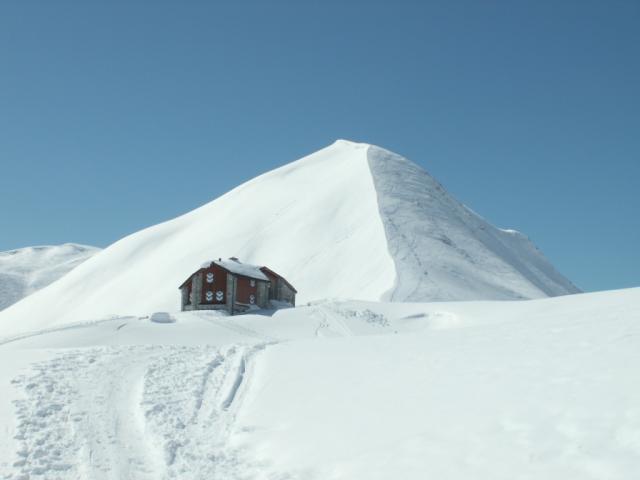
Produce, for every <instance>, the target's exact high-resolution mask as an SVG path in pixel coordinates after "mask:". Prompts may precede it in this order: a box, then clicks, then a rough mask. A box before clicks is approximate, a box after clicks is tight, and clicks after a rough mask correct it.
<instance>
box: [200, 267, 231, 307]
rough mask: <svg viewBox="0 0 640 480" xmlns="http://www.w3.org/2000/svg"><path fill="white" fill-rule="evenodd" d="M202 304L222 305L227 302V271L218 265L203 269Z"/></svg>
mask: <svg viewBox="0 0 640 480" xmlns="http://www.w3.org/2000/svg"><path fill="white" fill-rule="evenodd" d="M201 273H202V279H201V282H202V283H201V293H200V303H201V304H204V305H221V304H225V303H226V302H227V275H228V274H227V271H226V270H224V269H223V268H221V267H219V266H218V265H216V264H211V265H210V266H209V267H207V268H203V269H201Z"/></svg>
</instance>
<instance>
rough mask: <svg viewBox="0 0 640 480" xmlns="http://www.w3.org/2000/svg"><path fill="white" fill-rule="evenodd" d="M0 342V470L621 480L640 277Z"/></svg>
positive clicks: (633, 449) (132, 321)
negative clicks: (616, 286)
mask: <svg viewBox="0 0 640 480" xmlns="http://www.w3.org/2000/svg"><path fill="white" fill-rule="evenodd" d="M173 317H174V320H175V321H174V322H172V323H155V322H153V321H152V319H150V318H149V317H143V318H138V317H128V318H114V319H106V320H102V321H97V322H94V323H85V324H80V325H75V326H70V325H67V326H64V327H62V328H60V329H58V330H56V331H50V332H37V333H36V334H33V335H30V336H26V337H23V338H21V339H15V340H14V341H10V342H6V341H5V342H2V341H1V340H0V378H1V379H2V380H3V381H2V382H0V478H11V479H19V478H42V479H45V480H46V479H51V480H53V479H56V480H67V479H69V480H71V479H92V480H94V479H95V480H102V479H105V480H106V479H114V478H117V479H130V480H139V479H140V480H141V479H149V480H159V479H160V480H162V479H177V478H179V479H181V480H182V479H185V480H188V479H194V480H195V479H204V478H207V479H214V480H215V479H220V480H239V479H244V480H267V479H288V480H365V479H366V480H392V479H393V480H395V479H403V480H423V479H425V478H436V479H440V480H467V479H477V480H512V479H514V478H518V479H523V480H529V479H530V480H534V479H536V480H537V479H545V480H567V479H571V480H594V479H607V480H631V479H635V478H636V477H637V473H638V472H639V471H640V407H639V405H640V387H639V385H640V322H638V319H639V318H640V289H629V290H621V291H612V292H600V293H595V294H581V295H571V296H564V297H558V298H551V299H540V300H532V301H518V302H504V301H502V302H459V303H447V302H441V303H437V302H436V303H429V304H424V303H377V302H360V301H340V302H324V303H318V304H314V305H312V306H304V307H300V308H295V309H286V310H281V311H278V312H275V313H273V315H272V316H265V315H244V316H236V317H227V316H221V314H216V313H214V312H202V311H201V312H183V313H176V314H174V315H173Z"/></svg>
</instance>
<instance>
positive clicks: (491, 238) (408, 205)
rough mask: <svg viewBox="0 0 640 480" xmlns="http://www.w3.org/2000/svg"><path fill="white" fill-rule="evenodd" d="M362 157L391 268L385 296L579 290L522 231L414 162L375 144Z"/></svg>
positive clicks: (511, 295)
mask: <svg viewBox="0 0 640 480" xmlns="http://www.w3.org/2000/svg"><path fill="white" fill-rule="evenodd" d="M368 159H369V165H370V167H371V171H372V173H373V178H374V181H375V186H376V191H377V194H378V202H379V206H380V215H381V217H382V220H383V223H384V226H385V230H386V234H387V240H388V244H389V250H390V252H391V256H392V257H393V259H394V261H395V265H396V272H397V277H396V284H395V286H394V288H393V289H392V290H390V291H389V292H387V295H386V296H385V297H386V299H389V300H392V301H424V300H426V299H429V300H461V299H462V300H473V299H502V300H513V299H523V298H539V297H545V296H556V295H564V294H569V293H577V292H578V291H579V290H578V289H577V288H576V287H575V286H574V285H573V284H572V283H571V282H570V281H568V280H567V279H566V278H564V277H563V276H562V275H560V274H559V273H558V272H557V271H556V270H555V269H554V268H553V266H552V265H551V264H550V263H549V262H548V261H547V260H546V259H545V258H544V256H543V255H542V253H541V252H540V251H539V250H538V249H537V248H536V247H535V246H534V245H533V244H532V243H531V242H530V241H529V240H528V239H527V237H525V236H524V235H522V234H521V233H519V232H516V231H514V230H501V229H498V228H496V227H494V226H493V225H490V224H489V223H488V222H486V221H485V220H484V219H483V218H481V217H480V216H478V215H477V214H476V213H474V212H473V211H471V210H470V209H468V208H467V207H465V206H464V205H462V204H461V203H460V202H458V201H457V200H455V199H454V198H453V197H452V196H451V195H449V194H448V193H447V192H446V191H445V190H444V188H443V187H442V186H441V185H440V184H439V183H438V182H437V181H436V180H434V179H433V178H432V177H431V176H430V175H429V174H428V173H427V172H425V171H424V170H422V169H421V168H420V167H419V166H418V165H416V164H414V163H412V162H410V161H408V160H407V159H405V158H403V157H401V156H399V155H397V154H395V153H392V152H389V151H388V150H384V149H382V148H379V147H375V146H371V147H369V149H368Z"/></svg>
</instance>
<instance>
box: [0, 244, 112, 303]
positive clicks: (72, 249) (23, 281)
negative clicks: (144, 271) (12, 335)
mask: <svg viewBox="0 0 640 480" xmlns="http://www.w3.org/2000/svg"><path fill="white" fill-rule="evenodd" d="M99 250H100V249H99V248H95V247H89V246H86V245H76V244H72V243H65V244H64V245H53V246H42V247H27V248H20V249H18V250H9V251H7V252H0V310H2V309H4V308H7V307H8V306H9V305H12V304H13V303H15V302H17V301H18V300H20V299H22V298H24V297H26V296H27V295H30V294H31V293H33V292H35V291H37V290H40V289H41V288H43V287H46V286H47V285H49V284H50V283H52V282H54V281H56V280H58V279H59V278H60V277H62V276H64V275H66V274H67V273H68V272H69V271H71V270H73V269H74V268H75V267H77V266H78V265H80V264H81V263H82V262H84V261H85V260H87V259H88V258H90V257H91V256H93V255H95V254H96V253H97V252H98V251H99Z"/></svg>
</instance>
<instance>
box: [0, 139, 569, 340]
mask: <svg viewBox="0 0 640 480" xmlns="http://www.w3.org/2000/svg"><path fill="white" fill-rule="evenodd" d="M230 256H237V257H239V258H240V259H241V260H242V261H246V262H248V263H253V264H262V265H268V266H269V267H270V268H273V269H274V270H275V271H277V272H278V273H280V274H282V275H283V276H285V277H286V278H287V279H288V280H289V281H290V282H291V283H292V284H293V285H294V286H295V287H296V288H297V289H298V292H299V293H298V300H299V303H304V302H306V301H310V300H316V299H323V298H351V299H360V300H391V301H432V300H477V299H482V300H489V299H497V300H506V299H526V298H538V297H546V296H555V295H563V294H568V293H575V292H578V289H577V288H576V287H575V286H573V285H572V284H571V282H569V281H568V280H567V279H566V278H564V277H563V276H562V275H560V274H559V273H558V272H557V271H556V270H555V269H554V268H553V266H552V265H551V264H550V263H549V262H548V261H547V260H546V259H545V258H544V256H543V255H542V253H540V251H538V249H537V248H536V247H535V246H534V245H533V244H532V243H531V242H530V241H529V240H528V239H527V238H526V237H525V236H524V235H522V234H519V233H517V232H513V231H506V230H500V229H498V228H496V227H493V226H492V225H490V224H489V223H487V222H486V221H485V220H483V219H482V218H481V217H479V216H478V215H476V214H475V213H473V212H472V211H471V210H469V209H468V208H466V207H465V206H463V205H462V204H461V203H459V202H458V201H456V200H455V199H454V198H452V197H451V196H450V195H449V194H448V193H447V192H446V191H445V190H444V189H443V187H442V186H441V185H440V184H439V183H438V182H437V181H435V180H434V179H433V178H432V177H430V176H429V175H428V174H427V173H426V172H425V171H423V170H422V169H421V168H420V167H418V166H417V165H416V164H414V163H411V162H410V161H408V160H406V159H404V158H402V157H400V156H399V155H396V154H394V153H392V152H389V151H387V150H384V149H382V148H379V147H376V146H373V145H368V144H363V143H353V142H348V141H344V140H339V141H337V142H336V143H334V144H332V145H330V146H329V147H326V148H324V149H322V150H320V151H318V152H316V153H313V154H311V155H309V156H307V157H304V158H302V159H300V160H298V161H295V162H293V163H290V164H288V165H285V166H283V167H281V168H278V169H276V170H273V171H271V172H269V173H266V174H264V175H261V176H259V177H257V178H254V179H253V180H251V181H249V182H246V183H245V184H243V185H241V186H239V187H237V188H235V189H233V190H232V191H230V192H228V193H227V194H225V195H223V196H221V197H220V198H218V199H216V200H214V201H212V202H210V203H208V204H206V205H204V206H202V207H200V208H198V209H196V210H194V211H192V212H190V213H187V214H185V215H183V216H181V217H178V218H176V219H174V220H171V221H168V222H165V223H162V224H159V225H156V226H153V227H150V228H147V229H145V230H142V231H140V232H137V233H134V234H132V235H130V236H128V237H126V238H124V239H122V240H120V241H118V242H116V243H114V244H113V245H111V246H110V247H108V248H107V249H105V250H104V251H102V252H100V253H99V254H97V255H95V256H94V257H93V258H91V259H90V260H88V261H87V262H85V263H84V264H82V265H81V266H80V267H78V268H77V269H75V270H74V271H72V272H71V273H70V274H69V275H67V276H65V277H64V278H62V279H61V280H60V281H58V282H55V283H54V284H53V285H50V286H49V287H48V288H45V289H43V290H41V291H40V292H37V293H36V294H34V295H32V296H30V297H29V298H27V299H25V300H23V301H22V302H19V303H18V304H16V305H14V306H12V307H11V308H9V309H7V310H5V311H4V312H2V314H0V334H2V333H3V331H5V332H7V333H15V329H19V330H30V329H37V328H44V327H46V326H52V325H57V324H61V323H66V322H72V321H81V320H87V319H92V318H101V317H104V316H106V315H109V314H145V313H147V312H151V311H156V310H168V311H172V310H176V309H178V306H179V296H178V286H179V285H180V284H181V283H182V282H183V281H184V280H185V279H186V278H187V277H188V276H189V275H190V274H191V273H192V272H193V271H194V270H196V269H197V268H198V267H199V265H201V264H202V262H203V261H205V260H208V259H211V258H218V257H230Z"/></svg>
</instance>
